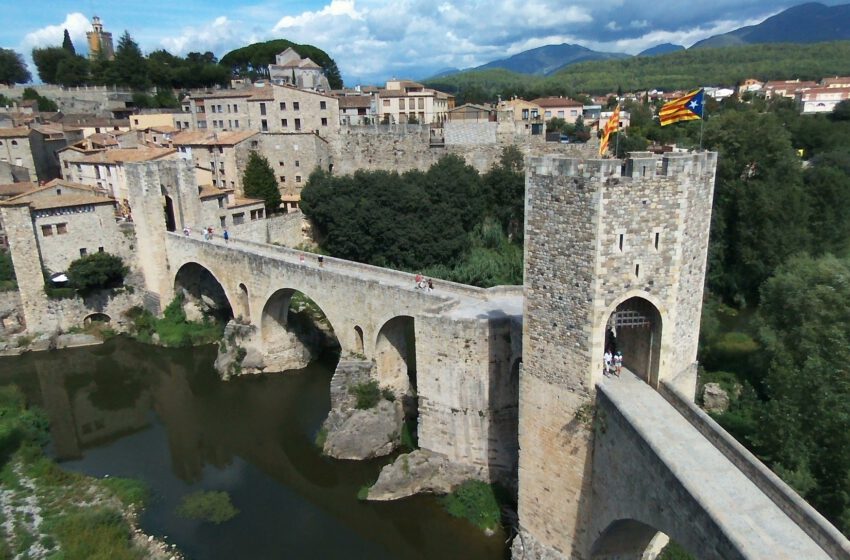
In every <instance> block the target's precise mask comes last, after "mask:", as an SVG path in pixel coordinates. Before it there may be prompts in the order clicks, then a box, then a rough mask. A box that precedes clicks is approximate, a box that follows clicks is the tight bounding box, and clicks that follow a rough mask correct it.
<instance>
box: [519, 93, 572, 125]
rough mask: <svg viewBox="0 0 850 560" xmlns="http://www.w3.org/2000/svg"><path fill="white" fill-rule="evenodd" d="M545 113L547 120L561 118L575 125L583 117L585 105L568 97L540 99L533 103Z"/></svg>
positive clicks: (534, 100) (544, 116)
mask: <svg viewBox="0 0 850 560" xmlns="http://www.w3.org/2000/svg"><path fill="white" fill-rule="evenodd" d="M531 102H532V103H534V104H535V105H538V106H539V107H540V109H541V110H542V111H543V118H544V119H545V120H547V121H548V120H549V119H554V118H556V117H557V118H559V119H563V120H565V121H566V122H567V123H569V124H575V122H576V120H577V119H578V118H579V117H580V116H581V115H582V113H583V111H584V105H583V104H582V103H579V102H578V101H575V100H573V99H570V98H568V97H539V98H537V99H533V100H532V101H531Z"/></svg>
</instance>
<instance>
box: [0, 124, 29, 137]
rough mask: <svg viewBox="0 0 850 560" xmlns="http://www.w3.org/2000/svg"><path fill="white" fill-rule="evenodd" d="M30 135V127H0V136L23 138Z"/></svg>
mask: <svg viewBox="0 0 850 560" xmlns="http://www.w3.org/2000/svg"><path fill="white" fill-rule="evenodd" d="M29 135H30V129H29V128H27V127H25V126H17V127H15V128H0V138H24V137H26V136H29Z"/></svg>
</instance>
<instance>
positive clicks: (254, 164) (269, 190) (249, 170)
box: [242, 152, 281, 213]
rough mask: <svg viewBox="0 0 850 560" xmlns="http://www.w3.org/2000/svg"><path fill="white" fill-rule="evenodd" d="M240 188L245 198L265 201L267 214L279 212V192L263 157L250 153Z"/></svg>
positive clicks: (267, 161)
mask: <svg viewBox="0 0 850 560" xmlns="http://www.w3.org/2000/svg"><path fill="white" fill-rule="evenodd" d="M242 186H243V188H244V189H245V196H249V197H251V198H260V199H262V200H264V201H265V203H266V212H267V213H272V212H277V211H278V210H279V208H280V202H281V199H280V191H279V190H278V188H277V181H276V180H275V177H274V170H273V169H272V167H271V165H269V160H267V159H266V158H265V156H262V155H260V154H258V153H257V152H251V155H250V156H249V157H248V165H246V166H245V174H244V175H243V176H242Z"/></svg>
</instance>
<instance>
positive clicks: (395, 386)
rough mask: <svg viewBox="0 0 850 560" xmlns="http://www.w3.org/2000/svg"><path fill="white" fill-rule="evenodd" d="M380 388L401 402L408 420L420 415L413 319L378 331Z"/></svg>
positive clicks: (392, 321) (392, 322)
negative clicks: (389, 391)
mask: <svg viewBox="0 0 850 560" xmlns="http://www.w3.org/2000/svg"><path fill="white" fill-rule="evenodd" d="M375 366H376V367H375V371H376V375H377V378H378V384H379V385H381V387H386V388H388V389H391V390H392V391H393V392H394V393H395V394H396V396H398V397H399V398H401V400H402V405H403V406H404V413H405V417H406V418H408V419H412V418H415V417H416V416H417V414H418V404H417V397H416V391H417V387H416V331H415V325H414V319H413V317H410V316H408V315H401V316H398V317H393V318H392V319H390V320H389V321H387V322H386V323H384V326H383V327H381V330H380V331H378V337H377V339H376V341H375Z"/></svg>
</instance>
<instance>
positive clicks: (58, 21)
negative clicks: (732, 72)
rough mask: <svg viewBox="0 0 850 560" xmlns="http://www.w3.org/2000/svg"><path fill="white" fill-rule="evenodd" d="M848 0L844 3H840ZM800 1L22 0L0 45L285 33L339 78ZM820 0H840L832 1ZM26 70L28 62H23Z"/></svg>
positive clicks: (685, 32)
mask: <svg viewBox="0 0 850 560" xmlns="http://www.w3.org/2000/svg"><path fill="white" fill-rule="evenodd" d="M844 2H846V0H844ZM798 3H800V2H793V1H792V2H788V1H781V0H713V1H711V2H687V1H682V0H655V1H653V2H647V1H645V0H640V1H635V0H572V1H570V2H569V3H567V2H565V0H454V1H449V0H433V1H428V0H393V1H389V0H287V1H282V2H273V1H266V2H263V1H255V0H227V1H224V0H143V1H130V0H111V1H106V0H77V1H71V0H50V1H43V0H31V1H30V2H8V3H4V4H6V5H5V6H4V7H3V12H4V17H3V25H2V26H0V47H3V48H11V49H14V50H17V51H18V52H21V53H22V54H24V55H25V57H26V58H27V59H28V58H29V52H30V51H31V49H32V48H33V47H36V46H47V45H54V44H58V43H60V42H61V40H62V29H63V28H67V29H68V31H69V32H70V33H71V37H72V39H73V40H74V43H75V45H76V46H77V48H78V50H84V48H85V31H86V30H87V29H89V27H90V24H89V18H90V17H91V16H92V15H95V14H96V15H98V16H100V18H101V20H102V21H103V23H104V27H105V28H106V29H107V30H108V31H112V33H113V36H114V37H115V41H116V42H117V39H118V37H119V36H120V35H121V33H123V31H124V30H128V31H129V32H130V34H131V35H132V36H133V38H134V39H135V40H136V41H137V42H138V43H139V44H140V46H141V47H142V49H143V50H144V51H146V52H149V51H152V50H155V49H159V48H165V49H166V50H169V51H171V52H173V53H175V54H185V53H187V52H189V51H208V50H209V51H213V52H214V53H215V54H216V55H218V56H222V55H224V54H225V53H226V52H228V51H229V50H231V49H233V48H236V47H239V46H243V45H246V44H248V43H251V42H254V41H261V40H266V39H273V38H285V39H290V40H292V41H295V42H298V43H310V44H313V45H316V46H317V47H320V48H322V49H324V50H325V51H327V52H328V53H329V54H330V55H331V56H332V57H334V59H335V60H336V61H337V64H338V65H339V67H340V70H341V71H342V74H343V78H344V79H345V81H346V83H347V84H349V85H354V84H357V83H377V82H379V81H381V80H385V79H386V78H389V77H393V76H396V77H406V78H414V79H418V78H423V77H426V76H428V75H430V74H432V73H434V72H436V71H438V70H442V69H444V68H449V67H455V68H468V67H472V66H477V65H479V64H483V63H485V62H489V61H491V60H496V59H499V58H505V57H507V56H510V55H512V54H516V53H518V52H521V51H524V50H527V49H530V48H534V47H539V46H543V45H547V44H557V43H565V42H566V43H579V44H582V45H584V46H587V47H589V48H592V49H596V50H602V51H612V52H627V53H631V54H635V53H637V52H640V51H641V50H643V49H645V48H647V47H651V46H653V45H656V44H659V43H663V42H672V43H678V44H683V45H685V46H690V45H691V44H693V43H694V42H696V41H698V40H700V39H704V38H706V37H709V36H711V35H714V34H717V33H723V32H726V31H730V30H732V29H735V28H737V27H741V26H743V25H752V24H754V23H758V22H759V21H761V20H763V19H764V18H765V17H768V16H770V15H772V14H775V13H777V12H779V11H781V10H782V9H784V8H787V7H790V6H792V5H795V4H798ZM824 3H826V4H831V5H834V4H840V3H842V0H831V1H827V2H824ZM31 70H32V71H33V75H35V71H34V70H35V69H34V68H31Z"/></svg>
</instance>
